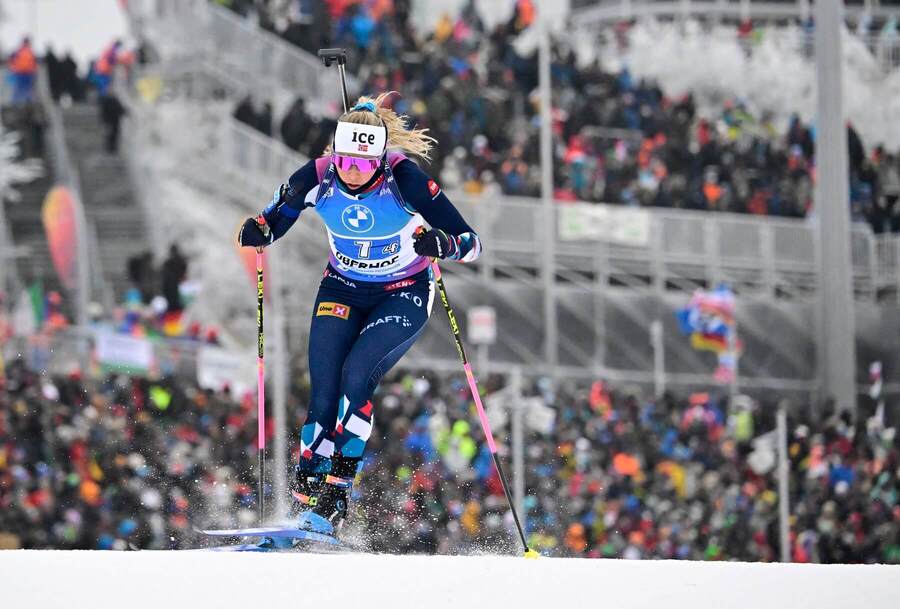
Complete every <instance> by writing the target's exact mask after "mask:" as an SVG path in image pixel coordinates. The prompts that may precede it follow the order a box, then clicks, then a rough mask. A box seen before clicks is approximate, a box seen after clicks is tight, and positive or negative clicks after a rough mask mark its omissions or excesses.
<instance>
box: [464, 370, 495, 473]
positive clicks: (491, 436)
mask: <svg viewBox="0 0 900 609" xmlns="http://www.w3.org/2000/svg"><path fill="white" fill-rule="evenodd" d="M463 368H465V370H466V380H468V381H469V390H470V391H471V392H472V397H473V398H474V399H475V407H476V408H477V409H478V418H479V419H481V427H482V428H484V435H486V436H487V443H488V448H489V449H490V450H491V454H492V455H495V454H497V446H496V445H495V444H494V434H493V433H491V425H490V423H488V420H487V415H486V414H485V413H484V406H482V405H481V394H480V393H478V386H477V385H476V384H475V375H474V374H472V366H470V365H469V362H466V363H465V364H464V365H463Z"/></svg>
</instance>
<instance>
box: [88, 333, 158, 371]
mask: <svg viewBox="0 0 900 609" xmlns="http://www.w3.org/2000/svg"><path fill="white" fill-rule="evenodd" d="M97 361H98V362H100V364H101V365H102V366H105V367H107V368H112V369H116V370H124V371H128V372H134V373H146V372H147V371H149V370H150V368H151V366H152V365H153V344H152V343H151V342H150V341H149V340H146V339H144V338H136V337H134V336H126V335H124V334H115V333H112V332H98V333H97Z"/></svg>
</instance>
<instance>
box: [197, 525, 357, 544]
mask: <svg viewBox="0 0 900 609" xmlns="http://www.w3.org/2000/svg"><path fill="white" fill-rule="evenodd" d="M200 532H201V533H203V534H204V535H207V536H209V537H261V538H265V537H271V538H273V539H299V540H304V541H313V542H318V543H325V544H329V545H334V546H340V545H342V544H341V542H340V541H339V540H338V539H337V538H336V537H334V536H332V535H328V534H326V533H316V532H314V531H306V530H304V529H297V528H293V527H255V528H249V529H207V530H201V531H200Z"/></svg>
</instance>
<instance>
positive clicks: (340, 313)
mask: <svg viewBox="0 0 900 609" xmlns="http://www.w3.org/2000/svg"><path fill="white" fill-rule="evenodd" d="M322 316H328V317H339V318H340V319H348V318H349V317H350V307H349V306H347V305H345V304H341V303H339V302H320V303H319V307H318V308H317V309H316V317H322Z"/></svg>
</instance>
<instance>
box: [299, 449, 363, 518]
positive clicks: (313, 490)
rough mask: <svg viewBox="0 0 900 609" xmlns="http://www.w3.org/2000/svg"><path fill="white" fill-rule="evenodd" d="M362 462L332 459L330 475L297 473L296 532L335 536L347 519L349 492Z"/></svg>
mask: <svg viewBox="0 0 900 609" xmlns="http://www.w3.org/2000/svg"><path fill="white" fill-rule="evenodd" d="M359 461H360V460H359V458H353V457H344V456H342V455H338V456H336V457H334V458H333V459H332V462H331V472H330V473H328V474H316V473H311V472H308V471H301V470H300V469H299V467H298V469H297V481H296V485H295V489H294V490H292V492H291V494H292V495H293V496H294V499H295V500H296V501H297V503H298V504H299V507H300V509H301V510H303V511H301V512H300V515H299V518H298V522H297V528H299V529H305V530H307V531H312V532H314V533H322V534H324V535H332V536H334V535H336V534H337V532H338V531H339V530H340V527H341V524H343V522H344V519H345V518H347V506H348V503H349V500H350V489H351V487H352V486H353V478H355V477H356V468H357V466H358V465H359Z"/></svg>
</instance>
